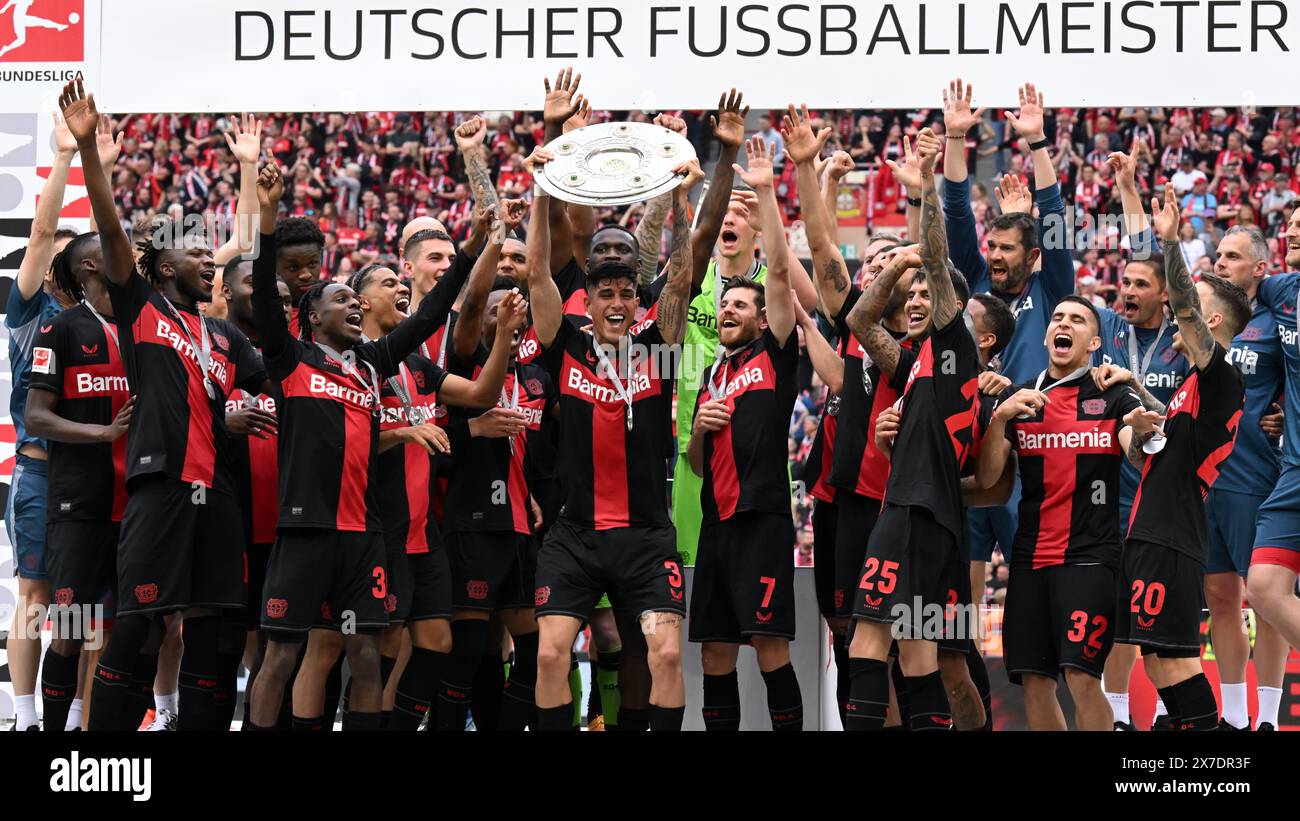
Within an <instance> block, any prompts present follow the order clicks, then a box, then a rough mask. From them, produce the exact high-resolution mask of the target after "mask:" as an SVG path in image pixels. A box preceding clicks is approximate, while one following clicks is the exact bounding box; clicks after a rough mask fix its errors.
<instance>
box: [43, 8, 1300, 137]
mask: <svg viewBox="0 0 1300 821" xmlns="http://www.w3.org/2000/svg"><path fill="white" fill-rule="evenodd" d="M47 1H48V2H57V1H59V0H47ZM93 1H94V0H86V3H87V5H90V3H91V2H93ZM101 1H102V3H103V11H104V14H103V31H102V36H101V41H102V45H103V59H102V65H101V68H100V71H99V72H98V73H97V75H96V76H91V77H90V83H91V85H92V86H93V87H94V88H96V89H98V90H99V92H100V94H99V98H100V100H101V103H102V106H103V107H104V108H106V109H107V110H110V111H118V112H156V111H167V112H171V111H177V112H186V111H243V110H255V111H300V110H329V111H340V110H341V111H373V110H416V109H427V110H473V111H482V110H498V109H505V110H511V109H537V108H540V104H541V97H542V89H541V78H542V76H543V75H548V74H549V75H552V76H553V75H554V74H555V72H556V71H557V70H558V69H559V68H561V67H563V66H566V65H574V66H576V67H577V68H578V70H580V71H581V72H582V74H583V90H584V91H585V92H588V94H589V96H590V98H591V99H592V101H593V103H594V104H595V105H596V106H597V107H599V108H607V109H625V108H635V109H666V108H696V109H699V108H710V107H713V106H715V105H716V104H717V99H718V94H719V92H720V91H721V90H723V89H724V88H726V87H731V86H735V87H737V88H740V89H743V90H744V91H745V93H746V101H747V102H750V103H752V104H753V105H755V106H761V107H776V106H784V105H785V104H786V103H788V102H791V101H797V102H807V103H808V104H809V105H811V106H814V107H834V108H874V107H900V108H908V107H917V106H927V107H928V106H937V105H938V104H939V102H940V99H939V95H940V89H941V88H943V87H944V86H945V85H946V84H947V81H948V80H949V79H950V78H951V77H953V76H956V75H961V76H963V77H964V78H966V79H967V80H969V81H972V82H974V83H975V85H976V89H977V93H978V95H979V98H978V100H979V102H980V103H984V104H989V105H997V106H1011V105H1014V104H1015V89H1016V87H1017V85H1018V84H1020V83H1023V82H1024V81H1026V80H1029V81H1034V82H1036V83H1038V84H1040V85H1041V86H1042V87H1043V88H1044V89H1045V90H1046V95H1047V96H1046V100H1047V103H1048V105H1070V106H1079V105H1107V106H1122V105H1205V104H1214V105H1224V106H1236V105H1246V104H1256V105H1271V104H1292V103H1295V102H1296V100H1295V93H1294V89H1293V88H1292V86H1293V83H1294V78H1295V70H1294V69H1295V59H1294V57H1295V55H1296V53H1297V51H1298V50H1300V19H1297V18H1300V8H1297V6H1296V4H1295V3H1294V2H1293V1H1292V0H1178V2H1168V0H1163V1H1162V0H1129V1H1127V2H1126V1H1125V0H1105V1H1103V0H1083V1H1082V2H1065V3H1062V2H1034V1H1033V0H1010V1H1009V2H997V3H995V2H987V0H967V1H966V2H961V1H960V0H921V1H920V2H895V3H886V2H863V1H862V0H844V1H843V2H825V3H822V2H808V1H807V0H805V2H789V3H766V4H759V3H746V2H740V1H738V0H736V1H733V2H722V1H721V0H700V1H699V2H692V3H685V2H678V3H676V4H669V3H667V2H662V0H661V1H660V2H657V3H646V2H644V1H643V0H597V2H573V1H572V0H559V2H550V3H538V2H528V1H526V0H508V1H507V0H496V1H495V2H481V1H480V2H473V1H472V0H471V2H456V1H455V0H453V1H452V2H437V3H434V2H430V1H429V0H424V2H419V1H418V0H417V1H415V2H412V1H411V0H392V1H391V2H387V3H384V4H382V5H379V4H375V3H373V2H366V1H365V0H257V2H252V0H233V1H232V0H185V2H183V3H177V2H175V0H101ZM39 4H40V0H38V2H37V5H39Z"/></svg>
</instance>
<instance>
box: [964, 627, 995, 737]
mask: <svg viewBox="0 0 1300 821" xmlns="http://www.w3.org/2000/svg"><path fill="white" fill-rule="evenodd" d="M966 669H967V670H969V671H970V678H971V681H973V682H975V689H976V690H978V691H979V694H980V702H981V703H983V705H984V726H983V727H981V728H980V729H981V730H985V731H989V730H992V729H993V693H992V692H991V691H990V690H989V671H988V668H987V667H985V666H984V657H983V656H981V655H980V651H979V649H978V648H977V647H976V646H975V643H974V642H971V647H970V650H969V651H967V653H966Z"/></svg>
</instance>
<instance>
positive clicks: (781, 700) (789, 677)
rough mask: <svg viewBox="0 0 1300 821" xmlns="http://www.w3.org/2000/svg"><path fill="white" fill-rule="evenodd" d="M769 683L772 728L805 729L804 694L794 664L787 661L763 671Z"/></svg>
mask: <svg viewBox="0 0 1300 821" xmlns="http://www.w3.org/2000/svg"><path fill="white" fill-rule="evenodd" d="M763 683H764V684H766V685H767V712H768V714H769V715H770V716H771V717H772V729H773V730H776V731H783V732H800V731H802V730H803V695H802V694H801V693H800V692H799V677H798V676H796V675H795V674H794V665H792V664H790V663H788V662H787V663H786V664H785V666H784V667H778V668H776V669H775V670H773V671H772V672H770V673H763Z"/></svg>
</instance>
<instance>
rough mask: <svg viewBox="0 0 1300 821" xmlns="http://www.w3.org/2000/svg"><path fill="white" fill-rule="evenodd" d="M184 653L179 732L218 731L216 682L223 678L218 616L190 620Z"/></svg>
mask: <svg viewBox="0 0 1300 821" xmlns="http://www.w3.org/2000/svg"><path fill="white" fill-rule="evenodd" d="M183 629H184V630H185V652H184V653H182V654H181V675H180V711H179V712H180V717H179V719H178V721H177V725H176V728H177V729H178V730H181V731H183V732H204V731H210V730H214V729H217V724H218V722H219V721H220V719H219V717H218V711H217V698H216V693H217V679H218V678H219V677H220V670H219V666H220V663H219V661H218V659H217V643H218V637H219V635H220V629H221V620H220V618H218V617H217V616H198V617H195V618H188V619H186V620H185V623H184V625H183Z"/></svg>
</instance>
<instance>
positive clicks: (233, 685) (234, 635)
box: [213, 610, 248, 732]
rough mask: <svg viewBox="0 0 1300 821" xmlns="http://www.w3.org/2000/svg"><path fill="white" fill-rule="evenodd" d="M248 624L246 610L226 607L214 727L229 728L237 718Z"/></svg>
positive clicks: (220, 642)
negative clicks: (241, 667)
mask: <svg viewBox="0 0 1300 821" xmlns="http://www.w3.org/2000/svg"><path fill="white" fill-rule="evenodd" d="M247 636H248V626H247V624H246V623H245V621H244V614H243V611H240V610H227V611H223V612H222V614H221V632H220V638H219V639H218V645H217V672H218V673H219V675H218V677H217V692H216V694H215V699H214V704H215V706H216V711H217V714H216V716H215V718H214V722H215V724H214V727H213V728H214V729H216V730H220V731H221V732H229V730H230V722H231V721H232V720H233V719H234V718H235V705H236V702H237V701H238V700H239V665H240V663H241V662H242V661H243V660H244V639H245V638H247Z"/></svg>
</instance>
